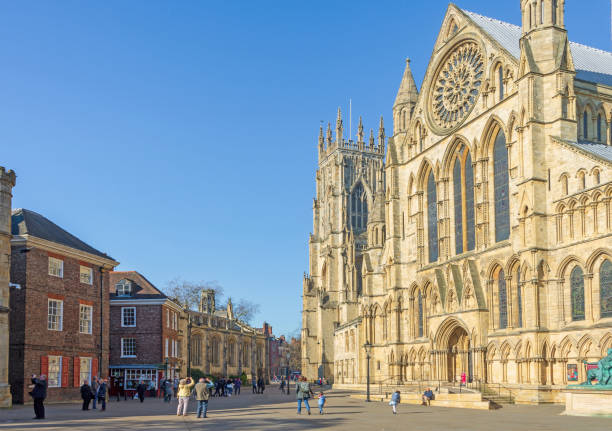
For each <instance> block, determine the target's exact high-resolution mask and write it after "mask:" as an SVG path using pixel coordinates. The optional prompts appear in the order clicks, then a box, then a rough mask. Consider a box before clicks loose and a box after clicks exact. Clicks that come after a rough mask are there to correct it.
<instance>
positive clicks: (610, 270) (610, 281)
mask: <svg viewBox="0 0 612 431" xmlns="http://www.w3.org/2000/svg"><path fill="white" fill-rule="evenodd" d="M599 309H600V310H601V317H602V318H603V317H612V262H610V261H609V260H607V259H606V260H604V262H603V263H602V264H601V268H599Z"/></svg>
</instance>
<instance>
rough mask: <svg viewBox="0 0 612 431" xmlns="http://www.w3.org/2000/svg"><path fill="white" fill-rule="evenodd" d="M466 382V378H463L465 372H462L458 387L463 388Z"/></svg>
mask: <svg viewBox="0 0 612 431" xmlns="http://www.w3.org/2000/svg"><path fill="white" fill-rule="evenodd" d="M466 381H467V379H466V377H465V371H463V372H462V373H461V385H460V386H465V384H466Z"/></svg>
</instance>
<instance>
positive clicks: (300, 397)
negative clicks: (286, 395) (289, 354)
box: [296, 376, 314, 415]
mask: <svg viewBox="0 0 612 431" xmlns="http://www.w3.org/2000/svg"><path fill="white" fill-rule="evenodd" d="M296 392H297V402H298V408H297V413H298V415H300V414H302V401H303V402H304V405H305V406H306V410H307V411H308V414H310V405H309V404H308V400H309V399H310V396H311V395H314V394H313V392H312V389H311V388H310V383H308V379H307V378H306V377H304V376H302V377H301V378H300V379H299V381H298V383H297V385H296Z"/></svg>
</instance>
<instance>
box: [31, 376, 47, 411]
mask: <svg viewBox="0 0 612 431" xmlns="http://www.w3.org/2000/svg"><path fill="white" fill-rule="evenodd" d="M28 388H30V389H32V391H31V392H30V395H31V396H32V398H33V399H34V414H35V415H36V416H35V417H34V418H33V419H44V418H45V405H44V401H45V398H47V376H46V375H44V374H41V375H40V376H38V378H37V377H36V374H32V384H31V385H29V386H28Z"/></svg>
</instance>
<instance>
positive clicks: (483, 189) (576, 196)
mask: <svg viewBox="0 0 612 431" xmlns="http://www.w3.org/2000/svg"><path fill="white" fill-rule="evenodd" d="M516 3H517V6H516V7H517V8H518V7H519V4H518V3H519V2H516ZM564 6H565V5H564V1H563V0H537V1H532V0H522V1H521V2H520V11H521V21H522V25H521V26H520V27H519V26H515V25H512V24H509V23H506V22H503V21H500V20H497V19H493V18H489V17H485V16H482V15H479V14H478V13H475V12H470V11H467V10H463V9H460V8H459V7H457V6H455V5H452V4H451V5H449V6H448V9H447V11H446V14H445V16H444V19H443V22H442V25H441V27H440V30H439V34H438V36H437V39H436V42H435V45H434V47H433V51H432V56H431V58H430V60H429V66H428V69H427V71H426V74H425V78H424V80H423V83H422V85H421V86H420V88H418V87H417V85H416V83H415V80H414V78H413V75H412V72H411V69H410V61H409V60H407V61H406V65H405V70H404V72H403V76H402V77H401V83H400V85H399V89H398V91H397V97H396V99H395V101H394V102H393V119H392V123H391V122H389V121H388V120H387V122H386V123H385V122H383V119H382V118H381V120H380V123H379V125H378V127H377V128H376V130H370V131H369V133H367V132H364V125H363V124H362V122H361V121H360V122H359V128H358V133H357V136H356V139H355V141H353V140H350V139H346V134H347V133H346V131H345V129H344V128H345V126H344V118H343V116H342V113H341V112H340V111H338V117H337V119H336V122H335V125H328V126H327V130H323V129H321V130H320V131H319V139H318V142H317V143H316V149H315V151H317V152H318V157H319V158H318V160H319V163H318V169H317V171H316V197H315V199H314V203H313V231H312V233H311V235H310V237H309V242H308V244H309V254H310V260H309V269H308V273H307V274H305V276H304V280H303V313H302V324H303V326H302V372H303V374H304V375H306V376H310V377H323V378H325V379H327V380H329V381H333V382H334V384H335V385H346V386H347V387H351V386H352V387H357V386H359V385H363V384H364V383H365V381H366V374H367V371H368V370H367V369H366V366H367V363H368V361H367V360H366V354H367V353H366V350H367V351H369V352H370V354H371V360H370V361H369V363H370V368H369V372H370V375H371V379H372V381H373V382H375V383H381V384H393V385H400V384H410V383H415V382H421V383H424V384H427V383H428V382H440V381H441V382H457V381H459V380H460V378H461V376H462V374H465V375H466V379H467V380H468V381H469V382H483V383H495V384H500V385H502V386H504V387H507V388H510V389H512V390H514V391H515V392H516V396H517V402H519V401H523V402H529V403H540V402H554V401H559V399H557V398H558V397H559V389H560V388H562V387H565V385H567V384H569V383H578V382H583V381H585V380H586V375H585V367H584V366H583V361H597V360H599V359H600V358H601V357H603V356H606V351H607V349H608V348H612V241H611V232H612V220H611V216H612V209H611V208H610V202H611V198H612V170H611V167H612V146H611V144H612V142H611V141H612V139H611V138H612V128H611V120H612V53H610V52H606V51H601V50H598V49H595V48H591V47H588V46H585V45H581V44H578V43H574V42H571V41H570V38H571V35H568V33H567V31H566V29H565V26H564V18H565V16H564ZM406 50H407V54H409V50H410V46H409V45H408V46H407V47H406ZM398 72H400V71H398ZM398 78H399V73H398ZM372 91H374V90H372ZM390 103H391V101H390ZM332 129H335V130H334V131H333V133H332ZM338 387H340V386H338Z"/></svg>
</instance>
